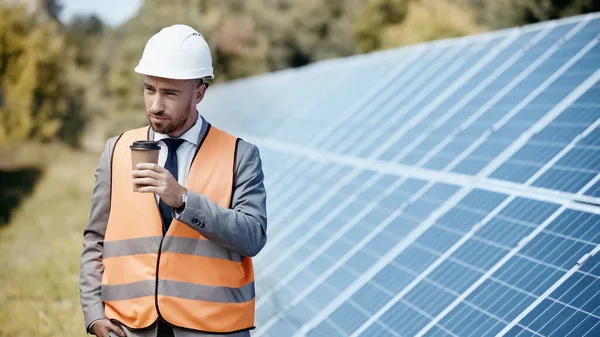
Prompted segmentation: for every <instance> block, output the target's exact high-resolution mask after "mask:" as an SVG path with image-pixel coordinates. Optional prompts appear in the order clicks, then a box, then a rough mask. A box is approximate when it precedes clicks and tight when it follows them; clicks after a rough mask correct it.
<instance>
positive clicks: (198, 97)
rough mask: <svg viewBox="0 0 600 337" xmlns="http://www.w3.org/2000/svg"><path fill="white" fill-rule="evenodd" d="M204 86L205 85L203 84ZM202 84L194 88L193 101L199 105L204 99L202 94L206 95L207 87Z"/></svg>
mask: <svg viewBox="0 0 600 337" xmlns="http://www.w3.org/2000/svg"><path fill="white" fill-rule="evenodd" d="M205 84H206V83H205ZM205 84H202V85H199V86H197V87H196V90H195V93H194V94H195V96H194V101H195V102H196V104H198V103H200V102H201V101H202V99H203V98H204V94H205V93H206V87H207V85H205Z"/></svg>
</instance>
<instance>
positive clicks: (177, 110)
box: [144, 76, 205, 137]
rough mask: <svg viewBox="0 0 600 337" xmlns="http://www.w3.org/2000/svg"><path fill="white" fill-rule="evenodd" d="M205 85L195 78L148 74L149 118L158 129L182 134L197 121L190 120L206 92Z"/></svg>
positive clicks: (163, 131) (145, 96)
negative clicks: (177, 78) (178, 78)
mask: <svg viewBox="0 0 600 337" xmlns="http://www.w3.org/2000/svg"><path fill="white" fill-rule="evenodd" d="M204 90H205V88H204V86H203V85H202V86H200V87H197V86H196V82H195V81H194V80H173V79H167V78H162V77H154V76H146V79H145V81H144V104H145V105H146V115H147V117H148V121H149V122H150V125H151V126H152V129H153V130H154V131H155V132H158V133H162V134H167V135H169V136H172V137H179V136H180V135H181V134H183V133H184V132H185V130H187V129H188V128H189V127H191V125H192V124H193V123H194V120H190V116H191V115H192V113H195V111H196V105H197V104H198V103H200V101H201V100H202V97H203V96H204Z"/></svg>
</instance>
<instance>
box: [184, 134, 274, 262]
mask: <svg viewBox="0 0 600 337" xmlns="http://www.w3.org/2000/svg"><path fill="white" fill-rule="evenodd" d="M238 156H240V160H239V162H238V163H237V167H236V173H235V179H234V190H233V196H232V204H231V209H229V208H225V207H222V206H219V205H217V204H216V203H214V202H213V201H211V200H210V199H208V198H207V197H205V196H203V195H200V194H198V193H195V192H193V191H188V199H187V203H186V206H185V209H184V210H183V212H181V213H180V214H176V216H177V218H178V220H180V221H182V222H184V223H185V224H187V225H188V226H190V227H192V228H194V229H195V230H197V231H198V232H200V234H202V235H203V236H204V237H206V238H207V239H209V240H211V241H213V242H216V243H218V244H220V245H222V246H225V247H226V248H228V249H229V250H231V251H234V252H237V253H239V254H240V255H243V256H250V257H252V256H256V255H257V254H258V253H259V252H260V251H261V250H262V248H263V247H264V245H265V243H266V241H267V211H266V198H267V196H266V191H265V186H264V184H263V180H264V175H263V171H262V163H261V159H260V153H259V151H258V148H257V147H256V146H254V145H252V144H249V143H246V142H243V141H240V142H239V144H238Z"/></svg>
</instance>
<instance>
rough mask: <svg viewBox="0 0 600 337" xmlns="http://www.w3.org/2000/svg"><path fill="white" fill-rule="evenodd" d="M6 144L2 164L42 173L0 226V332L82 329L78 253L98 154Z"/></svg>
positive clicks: (73, 332) (80, 332) (1, 336)
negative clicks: (17, 146)
mask: <svg viewBox="0 0 600 337" xmlns="http://www.w3.org/2000/svg"><path fill="white" fill-rule="evenodd" d="M7 151H8V150H6V148H5V149H4V150H2V149H0V163H2V165H0V166H5V167H4V168H5V169H6V166H7V165H8V166H9V167H10V168H11V169H14V168H18V167H19V166H26V167H30V166H31V165H36V166H39V165H41V166H42V174H41V177H40V179H39V180H38V183H37V184H36V185H35V187H34V189H33V191H32V192H31V194H30V195H29V196H28V197H27V198H26V199H24V201H22V202H21V203H20V205H19V206H18V208H17V209H16V210H15V211H14V212H13V213H12V217H11V220H10V222H9V223H8V224H7V225H5V226H2V227H0V303H1V304H0V337H17V336H19V337H20V336H40V337H41V336H48V337H50V336H52V337H55V336H85V335H86V334H85V330H84V323H83V314H82V312H81V308H80V305H79V286H78V278H79V256H80V253H81V247H82V233H83V229H84V228H85V226H86V223H87V218H88V215H89V207H90V198H91V193H92V189H93V184H94V169H95V167H96V165H97V163H98V160H99V153H85V152H76V151H73V150H69V149H66V148H64V147H62V146H58V145H52V146H43V147H40V146H25V147H20V148H19V149H18V150H15V149H12V150H10V153H8V152H7ZM41 163H47V164H45V165H42V164H41ZM0 169H2V167H0ZM1 192H2V189H1V187H0V193H1Z"/></svg>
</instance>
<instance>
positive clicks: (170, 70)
mask: <svg viewBox="0 0 600 337" xmlns="http://www.w3.org/2000/svg"><path fill="white" fill-rule="evenodd" d="M135 72H137V73H140V74H143V75H150V76H156V77H163V78H171V79H176V80H189V79H198V78H214V74H213V67H212V57H211V55H210V49H209V48H208V44H207V43H206V41H205V40H204V37H202V35H201V34H200V33H198V32H197V31H196V30H195V29H193V28H192V27H189V26H186V25H173V26H170V27H166V28H163V29H161V31H160V32H158V33H156V34H154V36H152V37H151V38H150V40H148V43H146V47H145V48H144V53H143V54H142V58H141V59H140V62H139V63H138V65H137V67H135Z"/></svg>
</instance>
